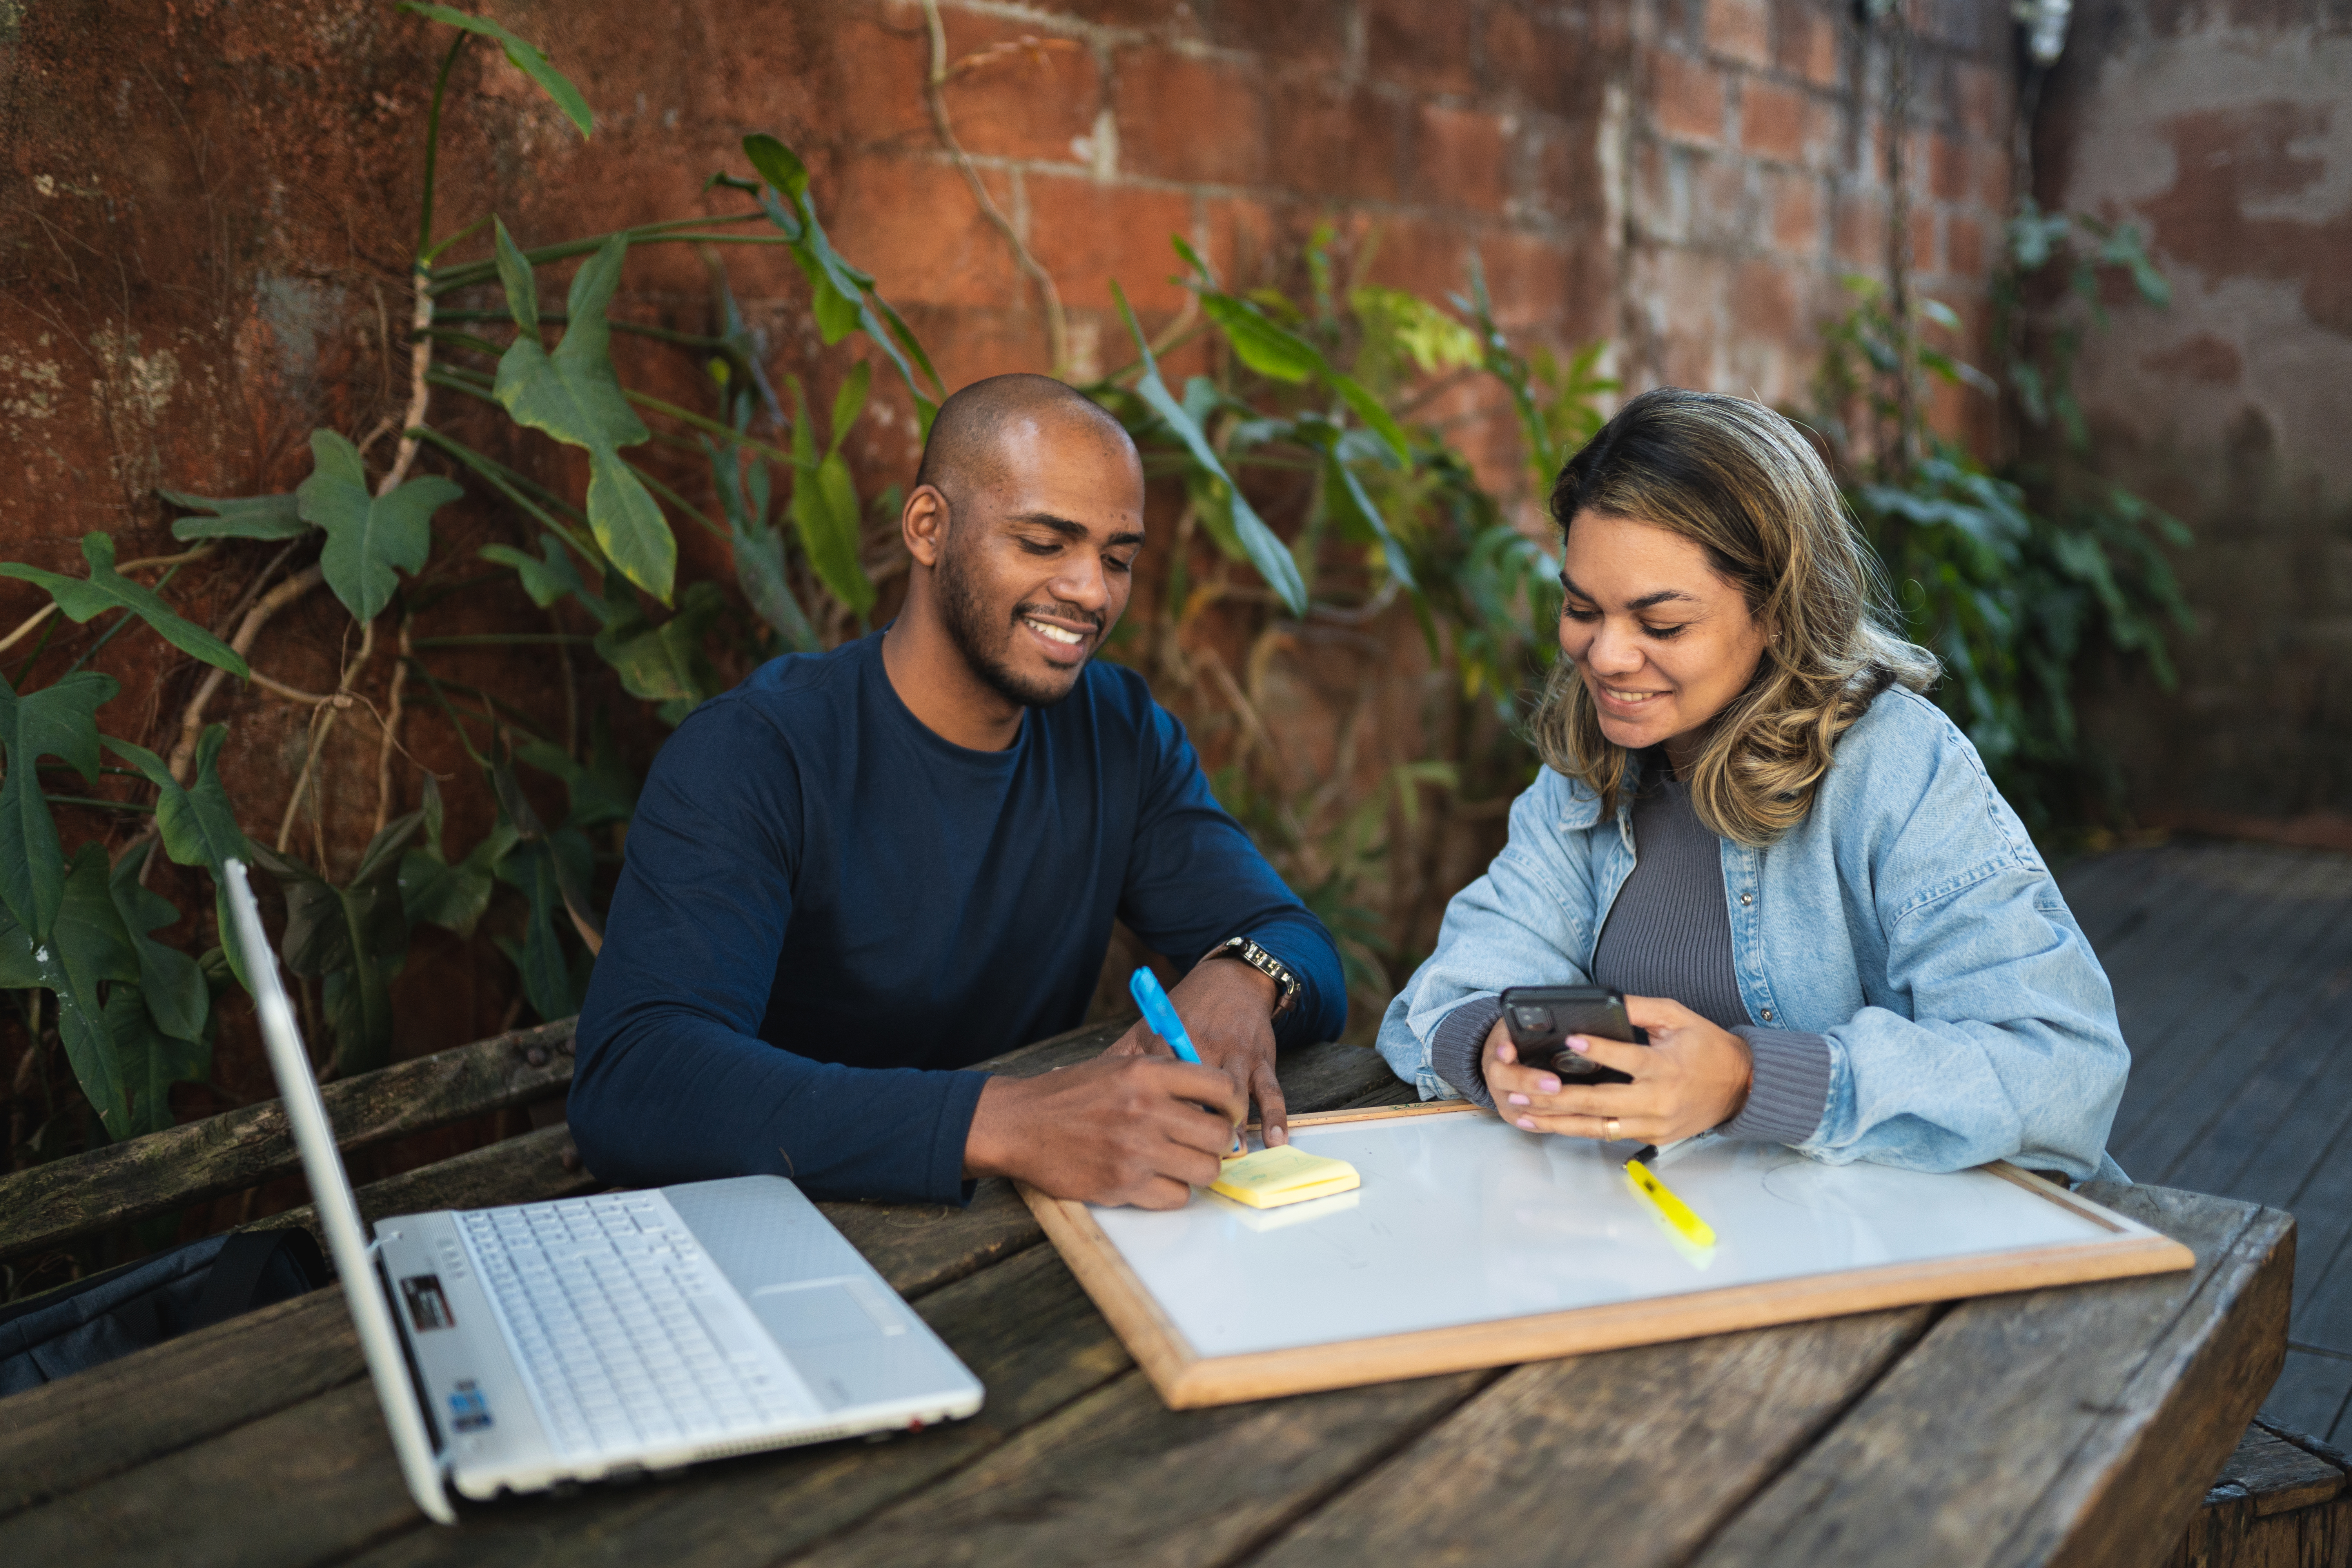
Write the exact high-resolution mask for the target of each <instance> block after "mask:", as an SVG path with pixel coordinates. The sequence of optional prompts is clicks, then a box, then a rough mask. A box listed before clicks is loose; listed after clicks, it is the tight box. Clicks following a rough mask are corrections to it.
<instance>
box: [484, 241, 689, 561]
mask: <svg viewBox="0 0 2352 1568" xmlns="http://www.w3.org/2000/svg"><path fill="white" fill-rule="evenodd" d="M497 244H498V245H499V248H500V253H501V255H504V254H505V253H506V252H508V251H513V250H515V244H514V240H513V238H512V237H510V236H509V234H508V233H507V231H506V226H505V225H504V224H500V225H499V226H498V234H497ZM628 249H629V242H628V239H627V237H625V236H623V235H614V237H612V238H611V239H609V240H607V241H605V242H604V247H603V248H601V249H599V250H598V251H597V252H596V254H595V255H593V256H592V257H590V258H588V259H587V260H586V261H585V262H583V263H582V264H581V268H580V270H579V271H578V272H576V273H574V274H573V275H572V292H571V295H570V298H569V302H568V304H567V306H566V310H567V312H568V313H567V316H566V325H565V327H564V329H563V341H562V342H560V343H558V344H556V345H555V352H554V353H548V351H547V348H546V346H545V345H544V344H543V343H541V341H540V336H539V323H538V321H537V319H536V317H535V315H534V314H532V313H530V311H527V310H526V309H525V307H524V304H523V303H522V301H520V300H518V299H517V298H516V297H515V296H514V295H512V294H509V297H508V306H509V310H511V311H512V312H513V314H514V317H515V327H516V332H515V341H514V345H513V346H512V347H511V348H509V349H508V350H507V352H506V353H504V354H503V355H501V356H499V374H498V380H497V382H496V384H494V386H493V389H492V390H493V393H494V395H496V396H497V398H498V400H499V403H500V404H501V405H504V407H505V408H506V411H507V412H508V413H509V414H510V415H512V416H514V420H515V423H516V424H518V425H527V426H530V428H532V429H534V430H541V431H544V432H545V433H546V434H548V435H550V436H552V437H555V439H557V440H559V441H561V442H562V443H564V445H566V446H570V447H582V448H583V449H584V450H585V451H586V452H587V454H588V526H589V527H590V528H591V529H593V531H595V535H596V543H597V546H598V548H600V549H602V550H603V551H604V555H605V558H606V559H608V560H610V561H611V562H612V563H613V564H614V565H615V566H617V567H619V568H620V569H621V571H622V573H623V574H625V575H626V576H627V577H628V579H629V581H631V582H632V583H635V584H636V585H637V586H639V587H640V588H643V589H644V590H645V591H646V593H648V594H651V595H653V596H654V597H655V598H656V599H659V600H660V601H661V602H662V603H663V604H665V605H667V604H668V603H669V601H670V592H671V587H672V584H673V583H674V581H675V579H676V576H677V540H676V539H675V538H674V537H672V536H671V533H670V531H669V522H668V520H667V519H666V518H664V517H663V516H662V510H661V507H660V505H659V504H658V503H656V501H655V500H654V498H653V493H652V492H651V491H649V490H647V489H646V487H645V482H644V481H643V480H641V479H638V478H637V476H636V475H635V474H633V473H631V472H630V471H629V467H628V465H627V464H626V463H624V462H623V461H622V460H621V455H620V453H621V448H622V447H634V446H635V445H637V444H638V443H639V442H641V441H646V440H649V439H651V437H652V434H653V433H652V432H651V431H649V430H647V429H646V424H645V421H644V420H642V419H640V418H638V417H637V415H636V410H635V409H633V408H631V407H630V406H629V400H628V399H627V398H626V397H625V396H624V395H622V392H621V378H620V376H619V375H618V374H616V373H615V372H614V369H613V356H612V353H611V350H610V345H611V342H612V328H611V326H610V324H609V323H608V322H607V321H605V318H604V309H605V307H606V306H607V305H608V304H610V303H611V301H612V298H613V291H614V289H616V288H618V287H619V285H620V281H621V267H622V264H623V263H624V262H625V260H626V259H627V257H628ZM517 254H518V255H519V254H520V252H517ZM526 265H527V264H526Z"/></svg>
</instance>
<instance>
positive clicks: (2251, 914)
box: [2059, 843, 2352, 1446]
mask: <svg viewBox="0 0 2352 1568" xmlns="http://www.w3.org/2000/svg"><path fill="white" fill-rule="evenodd" d="M2059 881H2060V884H2061V886H2063V888H2064V889H2065V893H2066V899H2067V901H2068V903H2069V904H2071V905H2072V906H2073V908H2074V915H2075V918H2076V919H2077V920H2079V921H2081V922H2082V925H2083V929H2084V931H2085V932H2087V933H2088V934H2089V936H2090V939H2091V942H2092V945H2093V946H2094V947H2095V948H2096V949H2097V950H2098V953H2099V956H2100V958H2101V959H2102V960H2103V961H2104V962H2105V964H2106V967H2107V974H2108V977H2109V979H2111V980H2112V981H2113V982H2114V983H2115V988H2116V1008H2117V1010H2118V1012H2119V1013H2120V1015H2121V1016H2122V1019H2123V1027H2124V1037H2125V1038H2126V1040H2128V1041H2129V1042H2130V1043H2131V1047H2132V1071H2131V1082H2130V1086H2129V1087H2128V1088H2127V1089H2126V1090H2125V1093H2124V1102H2123V1109H2122V1110H2120V1111H2119V1112H2118V1113H2117V1115H2116V1126H2115V1132H2114V1135H2113V1137H2112V1139H2111V1141H2110V1142H2109V1144H2108V1148H2109V1150H2110V1152H2113V1153H2114V1155H2115V1157H2116V1160H2117V1161H2118V1162H2119V1163H2121V1164H2122V1165H2123V1167H2124V1169H2125V1170H2126V1171H2127V1172H2128V1173H2130V1174H2131V1175H2132V1177H2133V1179H2135V1180H2137V1181H2142V1182H2155V1183H2158V1184H2163V1185H2165V1186H2172V1187H2188V1188H2191V1189H2193V1190H2195V1191H2198V1192H2206V1193H2219V1194H2225V1195H2227V1196H2230V1197H2239V1198H2251V1199H2254V1200H2256V1201H2258V1202H2261V1203H2265V1204H2270V1205H2274V1206H2276V1207H2279V1208H2284V1209H2287V1210H2289V1211H2291V1212H2292V1213H2293V1214H2294V1216H2295V1221H2296V1243H2295V1274H2294V1317H2293V1320H2292V1322H2291V1324H2290V1327H2289V1329H2288V1351H2287V1358H2286V1369H2285V1370H2284V1372H2283V1373H2280V1374H2279V1380H2278V1384H2277V1386H2276V1387H2275V1388H2273V1390H2272V1392H2271V1396H2270V1398H2269V1400H2268V1401H2267V1402H2266V1403H2265V1405H2264V1406H2263V1410H2264V1413H2265V1414H2266V1415H2270V1416H2272V1417H2273V1418H2275V1419H2277V1420H2278V1421H2280V1422H2282V1423H2284V1425H2286V1426H2293V1427H2295V1428H2297V1429H2299V1430H2301V1431H2304V1432H2307V1433H2309V1434H2311V1435H2312V1436H2315V1437H2321V1438H2325V1439H2326V1440H2327V1441H2328V1442H2331V1443H2335V1444H2337V1445H2339V1446H2342V1445H2346V1444H2347V1443H2352V1414H2347V1405H2352V855H2339V854H2331V853H2328V852H2326V851H2320V850H2300V849H2283V848H2275V847H2268V846H2259V845H2246V844H2205V843H2191V844H2177V845H2168V846H2165V847H2160V848H2153V849H2127V850H2119V851H2116V852H2115V853H2113V854H2109V855H2104V856H2100V857H2098V858H2094V859H2089V860H2084V861H2082V862H2079V863H2077V864H2076V865H2074V866H2073V867H2072V868H2069V869H2068V870H2067V871H2066V872H2065V873H2063V875H2062V876H2061V877H2060V879H2059Z"/></svg>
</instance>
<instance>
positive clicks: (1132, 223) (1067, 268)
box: [1027, 174, 1192, 310]
mask: <svg viewBox="0 0 2352 1568" xmlns="http://www.w3.org/2000/svg"><path fill="white" fill-rule="evenodd" d="M1027 190H1028V195H1029V252H1030V254H1031V255H1033V256H1034V257H1035V258H1037V262H1038V265H1039V266H1041V267H1043V268H1045V270H1046V271H1047V272H1050V273H1052V274H1053V277H1054V286H1055V288H1056V289H1060V290H1061V295H1062V300H1063V302H1064V303H1065V304H1067V305H1071V306H1087V307H1091V308H1093V309H1096V310H1106V309H1114V308H1115V306H1114V305H1113V302H1112V300H1111V293H1110V280H1111V279H1113V278H1116V279H1118V283H1119V287H1120V288H1121V289H1125V290H1126V291H1127V297H1128V299H1129V300H1130V301H1132V302H1133V303H1134V305H1135V308H1136V309H1137V310H1145V309H1146V308H1149V309H1151V310H1176V309H1178V308H1180V307H1181V305H1182V304H1183V301H1184V293H1183V290H1182V289H1181V288H1180V287H1179V286H1178V285H1176V284H1173V283H1171V282H1169V281H1168V279H1169V278H1170V277H1171V276H1172V275H1173V274H1174V273H1176V272H1177V271H1178V270H1179V269H1180V268H1181V266H1182V263H1181V262H1180V261H1178V260H1177V258H1176V254H1175V252H1174V251H1173V250H1171V248H1170V247H1169V244H1168V237H1169V236H1170V235H1171V234H1181V235H1182V236H1183V237H1185V238H1186V239H1187V240H1190V239H1192V197H1191V196H1190V195H1186V194H1185V193H1184V192H1181V191H1150V190H1138V189H1136V188H1135V187H1133V186H1131V185H1104V184H1097V183H1096V182H1094V181H1093V180H1089V179H1085V178H1080V177H1076V176H1061V175H1054V174H1031V175H1029V176H1028V177H1027Z"/></svg>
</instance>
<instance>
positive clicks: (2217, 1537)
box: [2167, 1420, 2352, 1568]
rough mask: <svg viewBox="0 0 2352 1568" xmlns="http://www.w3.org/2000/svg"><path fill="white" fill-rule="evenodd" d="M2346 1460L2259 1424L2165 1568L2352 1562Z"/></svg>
mask: <svg viewBox="0 0 2352 1568" xmlns="http://www.w3.org/2000/svg"><path fill="white" fill-rule="evenodd" d="M2346 1468H2347V1461H2346V1459H2345V1457H2344V1456H2343V1455H2342V1454H2340V1453H2337V1452H2336V1450H2334V1449H2332V1448H2328V1447H2326V1446H2325V1445H2323V1444H2318V1443H2315V1441H2314V1440H2313V1439H2311V1438H2310V1437H2308V1436H2304V1435H2303V1434H2301V1433H2284V1432H2283V1431H2282V1430H2281V1429H2279V1428H2276V1427H2275V1426H2273V1425H2270V1424H2266V1423H2264V1422H2263V1421H2261V1420H2257V1421H2256V1422H2255V1424H2254V1425H2253V1426H2249V1427H2248V1428H2246V1436H2245V1437H2244V1438H2243V1440H2242V1441H2241V1442H2240V1443H2239V1445H2238V1448H2237V1451H2236V1452H2235V1453H2233V1454H2231V1456H2230V1458H2229V1460H2228V1462H2227V1463H2225V1464H2224V1465H2223V1466H2222V1467H2221V1474H2220V1475H2218V1476H2216V1477H2215V1478H2214V1479H2213V1486H2212V1489H2210V1491H2208V1492H2207V1493H2206V1494H2205V1506H2204V1507H2202V1508H2200V1509H2199V1510H2197V1513H2196V1515H2195V1516H2194V1517H2193V1518H2192V1519H2190V1521H2189V1528H2188V1530H2187V1531H2185V1532H2184V1533H2183V1534H2182V1536H2181V1539H2180V1543H2179V1547H2178V1548H2176V1549H2175V1551H2174V1552H2173V1554H2172V1556H2171V1557H2170V1559H2168V1565H2167V1568H2306V1565H2315V1564H2320V1563H2328V1564H2335V1563H2344V1562H2346V1561H2352V1493H2347V1490H2346V1486H2345V1470H2346Z"/></svg>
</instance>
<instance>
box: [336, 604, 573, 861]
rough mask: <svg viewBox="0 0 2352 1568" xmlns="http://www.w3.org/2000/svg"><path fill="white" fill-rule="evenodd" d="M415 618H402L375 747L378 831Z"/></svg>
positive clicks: (385, 811)
mask: <svg viewBox="0 0 2352 1568" xmlns="http://www.w3.org/2000/svg"><path fill="white" fill-rule="evenodd" d="M414 622H415V616H411V615H408V614H406V613H403V614H402V616H401V617H400V658H398V659H397V660H395V661H394V664H393V667H392V689H391V690H390V691H389V692H388V693H387V694H386V696H385V699H384V712H383V718H382V719H381V720H380V721H379V722H380V723H381V724H382V725H383V741H382V742H379V743H378V744H377V746H376V749H375V833H382V832H383V825H384V824H385V823H386V822H387V821H389V820H391V817H392V753H393V752H394V751H395V750H399V749H401V746H400V720H401V714H402V709H401V706H400V700H401V696H402V693H403V691H404V689H405V688H406V687H407V685H408V658H409V653H410V648H409V646H408V628H409V626H411V625H412V624H413V623H414ZM564 657H565V658H566V660H567V662H566V664H565V666H564V672H563V673H564V677H565V679H564V684H565V686H566V687H569V686H570V685H571V674H572V668H571V665H570V664H569V662H568V661H569V659H570V658H571V654H570V650H569V649H566V650H565V653H564ZM369 837H374V835H373V834H371V835H370V836H369Z"/></svg>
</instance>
